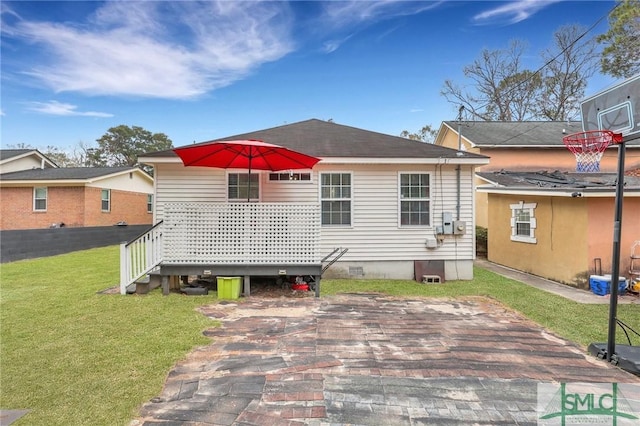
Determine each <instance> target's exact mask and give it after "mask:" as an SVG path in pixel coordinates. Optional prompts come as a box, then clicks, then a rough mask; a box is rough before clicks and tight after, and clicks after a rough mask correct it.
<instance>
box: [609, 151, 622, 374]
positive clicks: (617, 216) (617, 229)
mask: <svg viewBox="0 0 640 426" xmlns="http://www.w3.org/2000/svg"><path fill="white" fill-rule="evenodd" d="M624 155H625V144H624V139H622V141H620V142H619V143H618V179H617V182H616V206H615V212H614V219H613V253H612V255H611V269H612V270H611V289H610V300H609V335H608V338H607V361H608V362H611V360H612V358H613V357H614V355H615V352H616V325H617V323H616V316H617V308H618V286H619V283H618V280H619V278H620V236H621V234H622V201H623V198H624V197H623V191H624ZM614 361H615V359H614Z"/></svg>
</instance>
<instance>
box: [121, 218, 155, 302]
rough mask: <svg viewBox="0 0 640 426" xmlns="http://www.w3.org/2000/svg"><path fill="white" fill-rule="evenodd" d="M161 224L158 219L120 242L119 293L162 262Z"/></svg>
mask: <svg viewBox="0 0 640 426" xmlns="http://www.w3.org/2000/svg"><path fill="white" fill-rule="evenodd" d="M162 224H163V221H162V220H161V221H159V222H158V223H156V224H155V225H153V226H152V227H151V228H149V229H147V230H146V231H144V232H142V233H141V234H139V235H138V236H136V237H135V238H133V239H131V240H130V241H128V242H125V243H122V244H120V294H126V293H127V287H128V286H130V285H131V284H133V283H134V282H135V281H136V280H138V279H140V278H141V277H143V276H144V275H146V274H148V273H149V272H151V271H152V270H153V269H155V268H156V267H157V266H158V265H159V264H160V263H161V262H162V231H163V229H162Z"/></svg>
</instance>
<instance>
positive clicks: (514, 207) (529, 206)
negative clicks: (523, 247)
mask: <svg viewBox="0 0 640 426" xmlns="http://www.w3.org/2000/svg"><path fill="white" fill-rule="evenodd" d="M537 206H538V203H525V202H524V201H520V202H519V203H517V204H510V205H509V207H510V208H511V241H517V242H520V243H529V244H536V243H537V242H538V240H537V239H536V228H537V227H538V222H537V220H536V217H535V210H536V207H537ZM520 210H528V211H529V221H528V223H529V235H518V223H524V222H518V220H517V214H518V211H520Z"/></svg>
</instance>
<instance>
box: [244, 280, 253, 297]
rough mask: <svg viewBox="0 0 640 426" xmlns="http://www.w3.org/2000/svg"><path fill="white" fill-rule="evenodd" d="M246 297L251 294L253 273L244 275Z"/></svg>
mask: <svg viewBox="0 0 640 426" xmlns="http://www.w3.org/2000/svg"><path fill="white" fill-rule="evenodd" d="M243 293H244V297H248V296H251V275H245V276H244V289H243Z"/></svg>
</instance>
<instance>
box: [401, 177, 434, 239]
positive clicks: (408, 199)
mask: <svg viewBox="0 0 640 426" xmlns="http://www.w3.org/2000/svg"><path fill="white" fill-rule="evenodd" d="M404 175H426V176H427V179H428V180H429V186H428V187H427V188H428V194H427V196H426V197H415V198H414V197H409V198H403V196H402V176H404ZM432 182H433V176H432V174H431V173H429V172H425V171H419V172H418V171H415V172H411V171H408V172H405V171H403V172H398V227H400V228H430V227H431V226H432V223H433V209H432V204H431V193H432V192H431V191H432ZM410 201H426V202H427V204H428V208H429V219H428V220H429V223H428V224H403V223H402V203H403V202H410Z"/></svg>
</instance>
